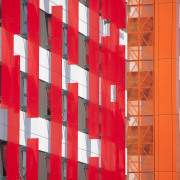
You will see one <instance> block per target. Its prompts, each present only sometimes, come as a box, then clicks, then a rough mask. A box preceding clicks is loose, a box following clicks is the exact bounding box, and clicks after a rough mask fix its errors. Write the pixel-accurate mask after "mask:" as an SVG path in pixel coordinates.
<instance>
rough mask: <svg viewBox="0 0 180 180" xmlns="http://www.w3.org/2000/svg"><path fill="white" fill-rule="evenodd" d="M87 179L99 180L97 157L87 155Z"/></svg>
mask: <svg viewBox="0 0 180 180" xmlns="http://www.w3.org/2000/svg"><path fill="white" fill-rule="evenodd" d="M88 174H89V180H99V158H98V157H89V173H88Z"/></svg>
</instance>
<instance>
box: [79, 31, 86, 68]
mask: <svg viewBox="0 0 180 180" xmlns="http://www.w3.org/2000/svg"><path fill="white" fill-rule="evenodd" d="M84 38H85V36H84V35H82V34H81V33H79V66H80V67H82V68H84V65H85V64H86V44H85V41H84Z"/></svg>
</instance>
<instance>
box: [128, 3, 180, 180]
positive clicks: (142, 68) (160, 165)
mask: <svg viewBox="0 0 180 180" xmlns="http://www.w3.org/2000/svg"><path fill="white" fill-rule="evenodd" d="M177 6H178V7H179V5H177V3H176V1H168V0H167V1H164V0H162V1H156V0H155V1H152V0H149V1H144V0H139V1H134V0H128V5H127V12H128V22H127V33H128V58H127V105H128V107H127V109H128V110H127V113H128V117H127V152H128V157H127V158H128V162H127V163H128V179H137V180H140V179H143V180H145V179H148V180H149V179H162V180H164V179H165V180H166V179H167V180H170V179H179V177H178V176H177V174H178V173H177V172H179V164H178V159H179V153H178V151H179V145H178V144H179V143H178V141H179V129H178V127H179V123H178V121H179V119H178V111H179V110H178V101H179V100H178V97H179V96H177V93H178V83H177V82H178V81H177V77H178V72H177V67H178V64H179V63H178V61H179V55H178V51H177V49H178V48H177V42H176V40H177V39H178V41H179V38H178V37H179V35H178V33H177V28H179V27H178V23H177V22H178V16H177V12H178V11H177Z"/></svg>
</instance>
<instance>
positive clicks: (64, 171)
mask: <svg viewBox="0 0 180 180" xmlns="http://www.w3.org/2000/svg"><path fill="white" fill-rule="evenodd" d="M66 168H67V163H66V162H62V171H61V177H62V180H66V177H67V171H66V170H67V169H66Z"/></svg>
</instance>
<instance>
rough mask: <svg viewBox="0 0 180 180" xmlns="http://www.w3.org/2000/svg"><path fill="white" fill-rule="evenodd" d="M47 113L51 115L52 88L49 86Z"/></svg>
mask: <svg viewBox="0 0 180 180" xmlns="http://www.w3.org/2000/svg"><path fill="white" fill-rule="evenodd" d="M47 115H48V116H49V115H51V88H47Z"/></svg>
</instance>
